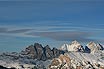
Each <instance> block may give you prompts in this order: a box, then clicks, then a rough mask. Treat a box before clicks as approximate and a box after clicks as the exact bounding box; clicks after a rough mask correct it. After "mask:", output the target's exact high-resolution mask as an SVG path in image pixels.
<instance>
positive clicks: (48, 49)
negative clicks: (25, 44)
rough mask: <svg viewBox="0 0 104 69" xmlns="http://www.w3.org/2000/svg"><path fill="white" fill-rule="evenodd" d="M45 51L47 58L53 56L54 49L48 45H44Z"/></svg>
mask: <svg viewBox="0 0 104 69" xmlns="http://www.w3.org/2000/svg"><path fill="white" fill-rule="evenodd" d="M44 53H45V55H46V58H47V59H52V58H53V51H52V50H51V48H50V47H49V46H48V45H47V46H45V47H44Z"/></svg>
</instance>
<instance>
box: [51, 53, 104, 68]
mask: <svg viewBox="0 0 104 69" xmlns="http://www.w3.org/2000/svg"><path fill="white" fill-rule="evenodd" d="M102 57H104V53H103V52H100V53H95V54H90V53H82V52H67V53H65V54H64V55H60V56H59V57H58V58H55V59H53V61H52V63H51V64H50V65H49V69H58V68H60V69H104V60H103V59H102ZM55 63H57V64H55Z"/></svg>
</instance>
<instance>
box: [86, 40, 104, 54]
mask: <svg viewBox="0 0 104 69" xmlns="http://www.w3.org/2000/svg"><path fill="white" fill-rule="evenodd" d="M87 47H88V48H89V49H90V52H91V53H95V52H99V50H103V46H102V45H101V44H99V43H95V42H92V41H91V42H89V43H88V44H87Z"/></svg>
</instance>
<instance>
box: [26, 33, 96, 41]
mask: <svg viewBox="0 0 104 69" xmlns="http://www.w3.org/2000/svg"><path fill="white" fill-rule="evenodd" d="M93 34H94V33H91V32H81V31H71V32H70V31H60V32H59V31H58V32H34V33H33V32H32V33H28V34H27V35H32V36H41V37H46V38H51V39H54V40H58V41H72V40H79V41H93V39H90V38H89V37H90V36H92V35H93Z"/></svg>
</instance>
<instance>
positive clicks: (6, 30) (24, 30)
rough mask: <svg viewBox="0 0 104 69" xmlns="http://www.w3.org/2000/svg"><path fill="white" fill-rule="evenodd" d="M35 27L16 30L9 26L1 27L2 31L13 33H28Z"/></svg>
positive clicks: (0, 31)
mask: <svg viewBox="0 0 104 69" xmlns="http://www.w3.org/2000/svg"><path fill="white" fill-rule="evenodd" d="M32 30H33V29H16V30H13V29H11V30H10V29H8V28H3V27H2V28H0V33H4V34H5V33H7V34H9V33H13V34H18V33H26V32H29V31H32Z"/></svg>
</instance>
